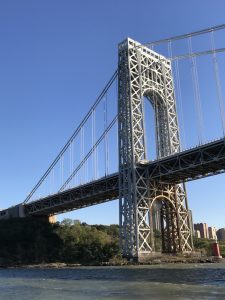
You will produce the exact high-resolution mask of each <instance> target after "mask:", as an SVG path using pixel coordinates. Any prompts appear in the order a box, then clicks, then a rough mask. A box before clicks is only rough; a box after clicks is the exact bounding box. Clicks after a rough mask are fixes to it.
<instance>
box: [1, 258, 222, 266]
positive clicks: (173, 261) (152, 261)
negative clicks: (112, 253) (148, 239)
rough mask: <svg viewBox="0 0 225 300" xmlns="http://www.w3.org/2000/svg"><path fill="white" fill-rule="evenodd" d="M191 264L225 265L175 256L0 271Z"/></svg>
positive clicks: (42, 264) (53, 264)
mask: <svg viewBox="0 0 225 300" xmlns="http://www.w3.org/2000/svg"><path fill="white" fill-rule="evenodd" d="M181 263H182V264H192V263H195V264H196V263H201V264H203V263H225V258H218V257H213V256H211V257H201V258H199V257H177V256H170V257H168V256H161V257H154V258H152V259H149V260H148V261H145V262H143V263H141V262H133V261H127V260H125V259H121V260H111V261H109V262H93V263H88V264H86V263H82V264H79V263H75V264H73V263H62V262H54V263H41V264H1V265H0V268H1V269H11V268H24V269H67V268H77V267H87V266H90V267H91V266H92V267H95V266H112V267H113V266H132V265H162V264H181Z"/></svg>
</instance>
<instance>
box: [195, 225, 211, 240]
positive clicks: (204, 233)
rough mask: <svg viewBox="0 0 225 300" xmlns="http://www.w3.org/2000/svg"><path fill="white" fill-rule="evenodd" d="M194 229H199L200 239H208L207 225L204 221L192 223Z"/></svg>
mask: <svg viewBox="0 0 225 300" xmlns="http://www.w3.org/2000/svg"><path fill="white" fill-rule="evenodd" d="M194 230H199V231H200V236H201V238H202V239H208V238H209V231H208V225H207V224H206V223H198V224H194Z"/></svg>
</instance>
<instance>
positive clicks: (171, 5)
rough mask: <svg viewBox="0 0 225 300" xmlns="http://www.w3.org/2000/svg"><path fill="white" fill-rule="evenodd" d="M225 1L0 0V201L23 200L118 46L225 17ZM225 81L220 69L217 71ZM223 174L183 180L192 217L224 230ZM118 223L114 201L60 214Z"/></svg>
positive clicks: (95, 90)
mask: <svg viewBox="0 0 225 300" xmlns="http://www.w3.org/2000/svg"><path fill="white" fill-rule="evenodd" d="M224 11H225V2H224V1H223V0H214V1H212V0H211V1H209V0H199V1H194V0H190V1H188V2H187V1H178V0H174V1H173V0H171V1H162V0H161V1H151V0H148V1H144V0H139V1H133V0H122V1H121V0H120V1H119V0H114V1H103V0H95V1H92V0H82V1H79V0H78V1H72V0H64V1H62V0H61V1H59V0H39V1H34V0H27V1H24V0H20V1H16V0H14V1H12V0H5V1H4V0H0V41H1V47H0V103H1V109H0V128H1V130H0V139H1V148H0V166H1V167H0V182H1V184H0V207H2V208H4V207H8V206H10V205H13V204H16V203H18V202H21V201H23V200H24V198H25V197H26V195H27V194H28V193H29V192H30V190H31V189H32V187H33V186H34V185H35V183H36V182H37V181H38V180H39V178H40V177H41V175H42V174H43V173H44V171H45V170H46V169H47V167H48V166H49V165H50V163H51V162H52V160H53V159H54V158H55V156H56V155H57V154H58V152H59V150H60V149H61V148H62V146H63V145H64V144H65V142H66V141H67V139H68V138H69V137H70V135H71V134H72V132H73V130H74V129H75V128H76V126H77V125H78V124H79V123H80V121H81V120H82V117H83V116H84V115H85V113H86V112H87V111H88V109H89V108H90V106H91V104H92V103H93V102H94V100H95V99H96V97H97V95H98V94H99V92H100V91H101V89H102V88H103V86H104V84H105V83H106V82H107V80H108V79H109V77H110V76H111V75H112V73H113V71H114V70H115V69H116V67H117V45H118V43H119V42H120V41H122V40H123V39H124V38H126V37H128V36H129V37H131V38H133V39H135V40H138V41H140V42H142V43H145V42H149V41H154V40H158V39H161V38H165V37H168V36H174V35H179V34H183V33H188V32H191V31H195V30H198V29H202V28H206V27H211V26H214V25H217V24H223V23H224ZM223 80H224V74H223ZM224 180H225V176H224V175H220V176H215V177H211V178H206V179H203V180H199V181H195V182H191V183H188V184H187V187H188V196H189V206H190V208H191V209H192V211H193V217H194V221H196V222H200V221H203V222H207V223H208V224H209V225H215V226H217V227H225V219H224V211H225V185H224ZM64 217H71V218H75V219H80V220H81V221H85V222H89V223H106V224H108V223H117V222H118V201H115V202H112V203H107V204H104V205H100V206H96V207H92V208H87V209H82V210H80V211H75V212H72V213H70V214H65V215H61V216H59V220H61V219H62V218H64Z"/></svg>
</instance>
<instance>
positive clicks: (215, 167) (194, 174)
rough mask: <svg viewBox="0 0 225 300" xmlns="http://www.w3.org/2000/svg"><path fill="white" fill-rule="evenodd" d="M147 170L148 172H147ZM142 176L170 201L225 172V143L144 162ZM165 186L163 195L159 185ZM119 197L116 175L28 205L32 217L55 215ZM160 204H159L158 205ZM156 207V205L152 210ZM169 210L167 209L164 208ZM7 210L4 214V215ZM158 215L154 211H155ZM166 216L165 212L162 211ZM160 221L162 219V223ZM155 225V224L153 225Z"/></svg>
mask: <svg viewBox="0 0 225 300" xmlns="http://www.w3.org/2000/svg"><path fill="white" fill-rule="evenodd" d="M144 169H145V171H144ZM137 170H139V173H145V172H147V175H145V176H147V177H148V180H149V182H150V183H149V184H151V189H152V191H154V193H155V195H154V198H156V197H158V198H160V197H161V196H162V195H163V196H164V198H168V195H170V194H171V193H172V194H174V190H173V189H171V186H174V184H177V183H180V182H183V181H190V180H196V179H200V178H203V177H206V176H212V175H217V174H221V173H224V172H225V140H224V138H223V139H220V140H217V141H214V142H211V143H208V144H204V145H201V146H198V147H196V148H192V149H189V150H186V151H182V152H179V153H176V154H174V155H170V156H168V157H165V158H162V159H159V160H156V161H149V162H147V161H144V162H142V161H141V162H140V163H139V164H138V165H137ZM160 183H161V184H164V189H163V194H161V193H159V190H160V189H158V185H160ZM118 197H119V174H118V173H116V174H112V175H109V176H107V177H104V178H101V179H99V180H96V181H93V182H90V183H88V184H85V185H83V186H79V187H75V188H72V189H69V190H67V191H64V192H61V193H57V194H54V195H50V196H48V197H46V198H43V199H40V200H37V201H34V202H30V203H28V204H26V205H25V211H26V213H27V214H30V215H35V214H39V215H53V214H57V213H62V212H65V211H69V210H74V209H79V208H83V207H87V206H90V205H95V204H100V203H103V202H106V201H110V200H114V199H118ZM155 203H157V204H160V203H159V202H155ZM154 205H155V204H154V203H152V207H153V206H154ZM164 211H165V208H164ZM6 212H7V210H4V211H1V213H2V214H3V215H4V214H5V213H6ZM153 213H154V209H153ZM161 215H162V212H161ZM158 222H159V220H158ZM153 225H154V224H153Z"/></svg>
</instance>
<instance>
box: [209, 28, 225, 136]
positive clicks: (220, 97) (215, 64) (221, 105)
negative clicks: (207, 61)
mask: <svg viewBox="0 0 225 300" xmlns="http://www.w3.org/2000/svg"><path fill="white" fill-rule="evenodd" d="M210 37H211V49H212V51H213V54H212V59H213V68H214V77H215V81H216V91H217V99H218V102H219V108H220V117H221V121H222V129H223V136H224V135H225V119H224V103H223V95H222V89H221V84H220V76H219V68H218V61H217V56H216V51H215V40H214V31H212V32H211V35H210Z"/></svg>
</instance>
